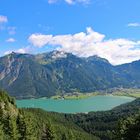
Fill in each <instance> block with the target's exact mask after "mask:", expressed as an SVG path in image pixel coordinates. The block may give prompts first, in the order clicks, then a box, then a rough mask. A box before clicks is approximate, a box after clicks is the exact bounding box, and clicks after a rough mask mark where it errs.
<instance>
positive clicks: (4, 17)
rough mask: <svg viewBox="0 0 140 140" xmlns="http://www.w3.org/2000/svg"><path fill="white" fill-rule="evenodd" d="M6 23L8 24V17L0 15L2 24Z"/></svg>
mask: <svg viewBox="0 0 140 140" xmlns="http://www.w3.org/2000/svg"><path fill="white" fill-rule="evenodd" d="M6 22H8V19H7V17H6V16H2V15H0V23H6Z"/></svg>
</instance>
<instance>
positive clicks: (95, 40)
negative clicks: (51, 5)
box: [28, 27, 140, 65]
mask: <svg viewBox="0 0 140 140" xmlns="http://www.w3.org/2000/svg"><path fill="white" fill-rule="evenodd" d="M28 40H29V42H30V43H31V44H32V45H33V46H36V47H43V46H46V45H51V46H56V47H57V46H58V47H57V49H58V50H62V51H65V52H70V53H73V54H75V55H78V56H81V57H89V56H92V55H98V56H100V57H103V58H106V59H108V60H109V61H110V63H112V64H114V65H118V64H123V63H128V62H131V61H134V60H138V59H140V41H132V40H128V39H124V38H118V39H108V40H106V39H105V35H104V34H101V33H98V32H95V31H94V30H93V29H92V28H91V27H88V28H87V29H86V32H80V33H76V34H73V35H72V34H67V35H56V36H53V35H43V34H32V35H31V36H30V37H29V38H28Z"/></svg>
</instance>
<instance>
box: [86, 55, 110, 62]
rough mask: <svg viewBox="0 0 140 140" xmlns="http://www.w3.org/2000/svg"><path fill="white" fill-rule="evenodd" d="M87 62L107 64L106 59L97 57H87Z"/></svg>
mask: <svg viewBox="0 0 140 140" xmlns="http://www.w3.org/2000/svg"><path fill="white" fill-rule="evenodd" d="M87 60H88V61H102V62H104V63H109V61H108V60H107V59H105V58H102V57H99V56H98V55H93V56H89V57H88V58H87Z"/></svg>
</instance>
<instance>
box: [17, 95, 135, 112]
mask: <svg viewBox="0 0 140 140" xmlns="http://www.w3.org/2000/svg"><path fill="white" fill-rule="evenodd" d="M134 99H135V98H131V97H125V96H93V97H89V98H86V99H79V100H61V99H58V100H54V99H43V98H42V99H28V100H17V101H16V104H17V106H18V107H19V108H21V107H25V108H28V107H30V108H42V109H44V110H47V111H54V112H63V113H80V112H83V113H86V112H90V111H105V110H110V109H112V108H114V107H116V106H118V105H120V104H124V103H127V102H131V101H133V100H134Z"/></svg>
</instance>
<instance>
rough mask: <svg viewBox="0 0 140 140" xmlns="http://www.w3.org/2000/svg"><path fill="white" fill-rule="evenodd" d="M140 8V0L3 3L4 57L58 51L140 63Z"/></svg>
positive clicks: (0, 43) (0, 50) (0, 49)
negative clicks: (10, 54) (10, 53)
mask: <svg viewBox="0 0 140 140" xmlns="http://www.w3.org/2000/svg"><path fill="white" fill-rule="evenodd" d="M139 7H140V1H139V0H20V1H19V0H12V1H11V0H0V55H1V56H2V55H4V54H7V53H9V52H11V51H17V52H22V53H24V52H27V53H41V52H46V51H50V50H53V49H55V48H56V49H62V50H64V51H68V52H72V53H75V54H77V55H80V56H90V55H99V56H101V57H105V58H107V59H108V60H109V61H110V62H111V63H112V64H121V63H126V62H131V61H133V60H137V59H140V50H139V46H140V41H139V40H140V8H139ZM82 33H83V34H82ZM75 36H76V37H75ZM98 37H99V38H98ZM89 38H90V39H89ZM58 40H59V41H58ZM60 40H62V41H63V42H62V41H60ZM85 40H86V41H85ZM113 43H114V44H113ZM86 46H87V48H85V47H86ZM107 47H108V48H107ZM109 50H111V52H109ZM119 51H121V52H122V53H121V54H120V53H119ZM118 57H119V59H117V62H116V58H118Z"/></svg>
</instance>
